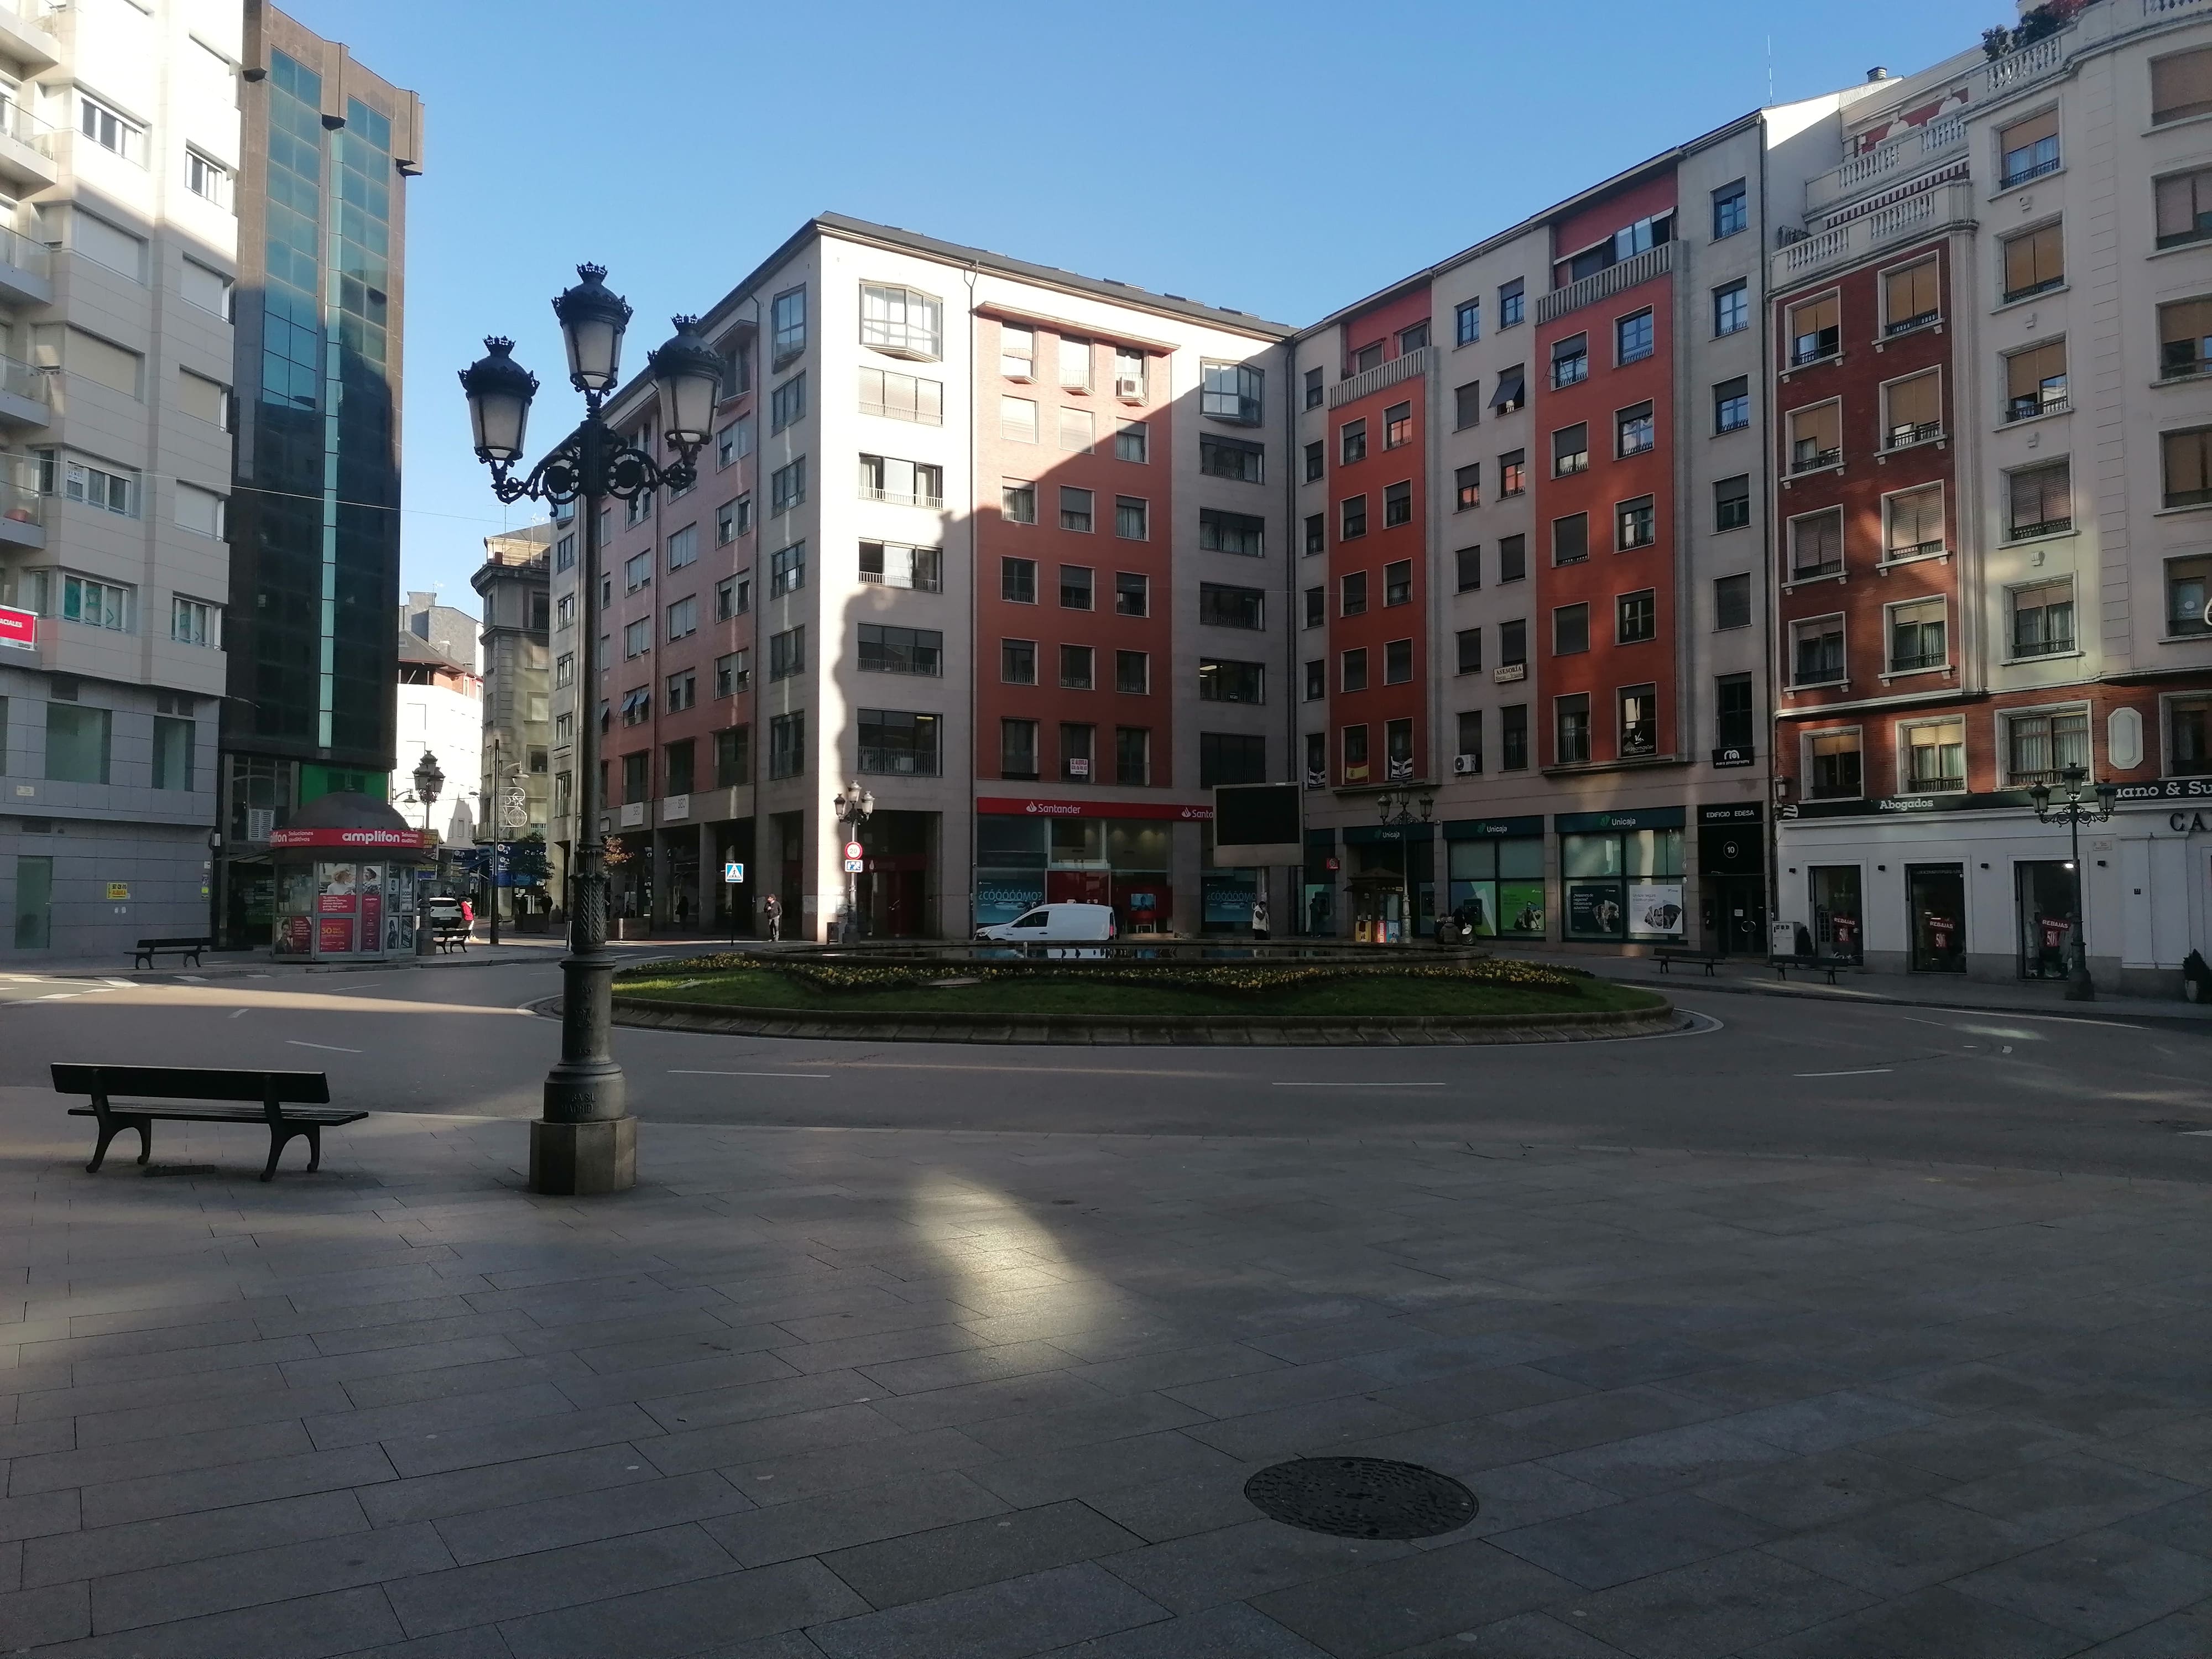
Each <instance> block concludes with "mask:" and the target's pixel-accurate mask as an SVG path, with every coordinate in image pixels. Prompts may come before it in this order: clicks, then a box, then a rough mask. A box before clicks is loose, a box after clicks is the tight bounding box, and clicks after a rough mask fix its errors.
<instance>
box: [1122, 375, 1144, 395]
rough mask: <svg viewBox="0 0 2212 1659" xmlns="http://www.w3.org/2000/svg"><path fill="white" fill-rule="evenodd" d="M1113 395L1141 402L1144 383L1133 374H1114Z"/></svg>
mask: <svg viewBox="0 0 2212 1659" xmlns="http://www.w3.org/2000/svg"><path fill="white" fill-rule="evenodd" d="M1114 395H1115V397H1117V398H1131V399H1133V400H1135V401H1139V402H1141V401H1142V400H1143V398H1144V395H1145V383H1144V381H1143V380H1139V378H1138V377H1137V376H1135V375H1134V374H1116V375H1115V377H1114Z"/></svg>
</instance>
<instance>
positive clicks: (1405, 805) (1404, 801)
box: [1375, 789, 1437, 945]
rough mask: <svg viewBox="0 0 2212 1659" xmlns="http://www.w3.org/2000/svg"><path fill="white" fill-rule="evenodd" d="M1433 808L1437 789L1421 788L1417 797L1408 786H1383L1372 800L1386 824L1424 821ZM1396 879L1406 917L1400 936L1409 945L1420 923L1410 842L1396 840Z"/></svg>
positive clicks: (1379, 816) (1434, 808) (1376, 811)
mask: <svg viewBox="0 0 2212 1659" xmlns="http://www.w3.org/2000/svg"><path fill="white" fill-rule="evenodd" d="M1417 806H1418V807H1419V811H1420V817H1419V819H1418V820H1417V819H1416V818H1415V817H1414V816H1413V813H1414V810H1415V808H1416V807H1417ZM1436 808H1437V797H1436V792H1435V791H1434V790H1432V789H1424V790H1422V791H1421V792H1420V794H1419V797H1418V798H1417V797H1416V796H1415V795H1414V793H1413V791H1412V790H1411V789H1395V790H1392V789H1385V790H1384V791H1383V793H1382V794H1380V795H1379V796H1377V797H1376V801H1375V815H1376V817H1378V818H1380V819H1381V820H1382V821H1383V823H1385V824H1400V823H1416V822H1419V823H1427V822H1428V821H1429V814H1430V813H1431V812H1433V811H1436ZM1398 880H1399V894H1400V899H1399V902H1400V903H1401V905H1402V906H1403V907H1404V908H1403V911H1402V915H1404V917H1405V920H1404V921H1403V922H1401V924H1400V926H1401V927H1402V928H1403V929H1404V933H1403V935H1402V937H1403V939H1404V940H1405V942H1406V943H1407V944H1409V945H1410V944H1412V943H1413V933H1414V931H1415V930H1416V929H1417V928H1418V927H1419V926H1420V918H1419V916H1418V915H1415V914H1414V912H1413V843H1412V842H1399V843H1398Z"/></svg>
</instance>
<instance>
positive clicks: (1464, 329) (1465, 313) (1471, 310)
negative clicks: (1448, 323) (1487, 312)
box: [1452, 300, 1482, 345]
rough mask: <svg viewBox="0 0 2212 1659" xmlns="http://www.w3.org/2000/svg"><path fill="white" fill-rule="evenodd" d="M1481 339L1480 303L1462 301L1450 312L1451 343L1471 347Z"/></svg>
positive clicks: (1476, 301) (1478, 301)
mask: <svg viewBox="0 0 2212 1659" xmlns="http://www.w3.org/2000/svg"><path fill="white" fill-rule="evenodd" d="M1481 337H1482V301H1480V300H1462V301H1461V302H1460V303H1459V304H1458V305H1457V306H1456V307H1454V308H1453V311H1452V343H1453V344H1454V345H1473V344H1474V343H1475V342H1476V341H1477V340H1480V338H1481Z"/></svg>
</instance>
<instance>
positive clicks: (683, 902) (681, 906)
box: [676, 893, 691, 933]
mask: <svg viewBox="0 0 2212 1659" xmlns="http://www.w3.org/2000/svg"><path fill="white" fill-rule="evenodd" d="M690 921H691V896H690V894H689V893H678V895H677V896H676V931H677V932H678V933H682V932H683V931H684V928H685V927H689V926H690Z"/></svg>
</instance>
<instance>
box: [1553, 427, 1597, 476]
mask: <svg viewBox="0 0 2212 1659" xmlns="http://www.w3.org/2000/svg"><path fill="white" fill-rule="evenodd" d="M1587 471H1589V422H1587V421H1577V422H1575V423H1574V425H1572V426H1563V427H1561V428H1559V430H1558V431H1556V432H1554V433H1553V434H1552V476H1553V477H1555V478H1561V477H1566V476H1567V475H1568V474H1569V473H1572V472H1587Z"/></svg>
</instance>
